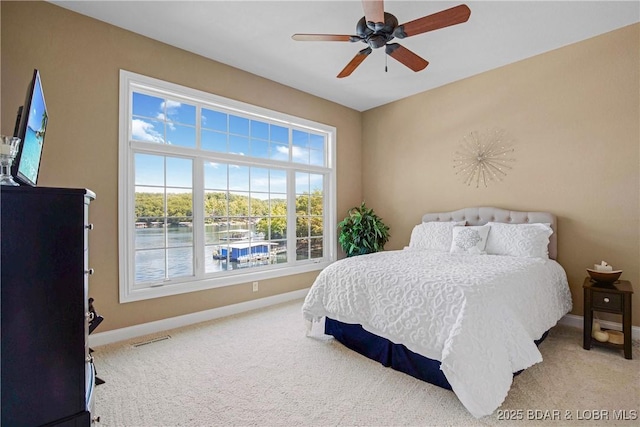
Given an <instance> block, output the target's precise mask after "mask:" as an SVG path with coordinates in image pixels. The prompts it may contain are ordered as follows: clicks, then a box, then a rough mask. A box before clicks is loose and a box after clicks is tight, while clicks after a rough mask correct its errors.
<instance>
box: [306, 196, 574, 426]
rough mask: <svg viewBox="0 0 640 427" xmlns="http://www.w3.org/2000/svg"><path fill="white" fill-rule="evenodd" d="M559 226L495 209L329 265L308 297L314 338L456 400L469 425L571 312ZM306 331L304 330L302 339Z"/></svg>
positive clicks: (471, 212) (434, 223) (445, 215)
mask: <svg viewBox="0 0 640 427" xmlns="http://www.w3.org/2000/svg"><path fill="white" fill-rule="evenodd" d="M555 230H556V218H555V216H554V215H553V214H551V213H547V212H521V211H511V210H505V209H500V208H493V207H474V208H465V209H460V210H456V211H452V212H440V213H429V214H426V215H424V216H423V218H422V222H421V223H420V224H418V225H416V226H415V227H414V229H413V230H412V233H411V238H410V241H409V245H408V246H406V247H405V248H404V249H402V250H394V251H383V252H378V253H374V254H368V255H361V256H356V257H349V258H345V259H342V260H339V261H336V262H335V263H333V264H331V265H330V266H328V267H326V268H325V269H324V270H323V271H322V272H321V273H320V274H319V275H318V277H317V278H316V280H315V281H314V283H313V285H312V287H311V288H310V290H309V293H308V294H307V297H306V298H305V301H304V304H303V307H302V313H303V317H304V319H305V320H306V321H307V322H308V327H309V328H311V327H312V326H313V324H314V323H316V324H320V323H322V322H324V333H326V334H328V335H332V336H333V337H335V338H336V339H337V340H338V341H340V342H342V343H343V344H345V345H346V346H347V347H349V348H351V349H353V350H355V351H357V352H359V353H361V354H364V355H365V356H367V357H369V358H372V359H374V360H378V361H380V362H381V363H382V364H383V365H385V366H390V367H392V368H394V369H397V370H400V371H402V372H405V373H408V374H410V375H412V376H414V377H416V378H419V379H421V380H424V381H427V382H430V383H433V384H435V385H438V386H440V387H444V388H449V389H451V390H453V391H454V392H455V394H456V396H457V397H458V399H459V400H460V401H461V402H462V404H463V405H464V406H465V407H466V408H467V410H468V411H469V412H470V413H471V414H472V415H473V416H475V417H478V418H479V417H482V416H485V415H490V414H492V413H493V411H495V410H496V409H497V408H498V407H499V406H500V405H501V404H502V402H503V401H504V399H505V397H506V395H507V393H508V391H509V389H510V387H511V383H512V381H513V375H514V373H518V372H520V371H522V370H524V369H526V368H528V367H530V366H532V365H534V364H536V363H539V362H541V361H542V355H541V353H540V351H539V350H538V348H537V343H538V342H540V340H542V339H543V338H544V336H545V335H546V333H547V332H548V330H549V329H550V328H552V327H553V326H554V325H555V324H556V323H557V322H558V320H560V319H561V318H562V316H564V315H565V314H567V313H568V312H569V311H570V310H571V307H572V301H571V294H570V291H569V286H568V283H567V277H566V273H565V271H564V269H563V268H562V267H561V266H560V264H558V263H557V262H556V261H555V259H556V256H557V233H556V232H555ZM308 330H311V329H308Z"/></svg>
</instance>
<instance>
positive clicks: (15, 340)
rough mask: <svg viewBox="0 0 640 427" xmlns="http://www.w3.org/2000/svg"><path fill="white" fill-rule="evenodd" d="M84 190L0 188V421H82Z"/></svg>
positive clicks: (88, 385) (85, 409)
mask: <svg viewBox="0 0 640 427" xmlns="http://www.w3.org/2000/svg"><path fill="white" fill-rule="evenodd" d="M94 199H95V194H93V193H92V192H91V191H89V190H86V189H67V188H42V187H38V188H34V187H26V186H21V187H7V186H2V187H0V217H1V219H2V221H1V225H2V227H1V230H0V246H1V247H2V256H1V258H0V275H1V282H0V283H1V288H2V294H1V298H2V300H1V305H2V307H1V309H2V311H1V314H0V316H1V323H0V325H1V328H2V330H1V333H2V342H1V345H2V346H1V347H0V354H1V363H2V365H1V367H0V369H1V382H2V385H1V392H2V411H1V414H0V416H1V422H0V424H1V425H3V426H40V425H55V426H88V425H90V424H91V423H92V414H91V412H92V406H93V392H94V385H95V370H94V368H93V361H92V358H91V356H90V354H89V346H88V322H89V319H88V316H89V313H88V301H87V298H88V280H89V275H90V274H91V273H92V270H91V269H90V268H89V267H88V261H89V254H88V234H89V230H90V229H91V228H92V226H91V225H90V224H89V223H88V213H89V203H90V202H91V201H92V200H94Z"/></svg>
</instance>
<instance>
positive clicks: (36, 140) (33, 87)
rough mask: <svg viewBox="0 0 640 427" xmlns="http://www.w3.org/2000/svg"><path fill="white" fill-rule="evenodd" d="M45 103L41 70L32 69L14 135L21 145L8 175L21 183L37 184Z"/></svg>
mask: <svg viewBox="0 0 640 427" xmlns="http://www.w3.org/2000/svg"><path fill="white" fill-rule="evenodd" d="M48 121H49V115H48V114H47V105H46V104H45V102H44V92H43V91H42V82H41V81H40V72H39V71H38V70H33V77H32V78H31V82H30V83H29V87H28V89H27V96H26V98H25V101H24V105H23V106H22V107H20V108H19V109H18V117H17V119H16V127H15V130H14V136H17V137H18V138H20V140H21V141H20V149H19V150H18V154H17V155H16V158H15V159H14V160H13V165H12V166H11V175H13V177H14V178H15V179H16V181H18V182H19V183H21V184H26V185H31V186H34V187H35V186H36V184H37V183H38V173H39V172H40V160H41V158H42V147H43V145H44V137H45V133H46V130H47V122H48Z"/></svg>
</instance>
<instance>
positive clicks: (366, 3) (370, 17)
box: [362, 0, 384, 24]
mask: <svg viewBox="0 0 640 427" xmlns="http://www.w3.org/2000/svg"><path fill="white" fill-rule="evenodd" d="M362 8H363V9H364V17H365V19H366V20H367V22H373V23H374V24H375V23H376V22H384V1H383V0H362Z"/></svg>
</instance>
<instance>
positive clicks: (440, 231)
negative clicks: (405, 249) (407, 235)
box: [409, 221, 465, 252]
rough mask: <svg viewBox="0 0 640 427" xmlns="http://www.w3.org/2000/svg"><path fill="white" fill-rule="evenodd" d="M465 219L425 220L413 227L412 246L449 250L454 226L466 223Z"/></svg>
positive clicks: (410, 242)
mask: <svg viewBox="0 0 640 427" xmlns="http://www.w3.org/2000/svg"><path fill="white" fill-rule="evenodd" d="M464 224H465V221H449V222H423V223H421V224H418V225H416V226H415V227H413V231H412V232H411V240H409V247H410V248H417V249H430V250H434V251H439V252H449V248H451V238H452V232H453V227H455V226H456V225H464Z"/></svg>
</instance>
